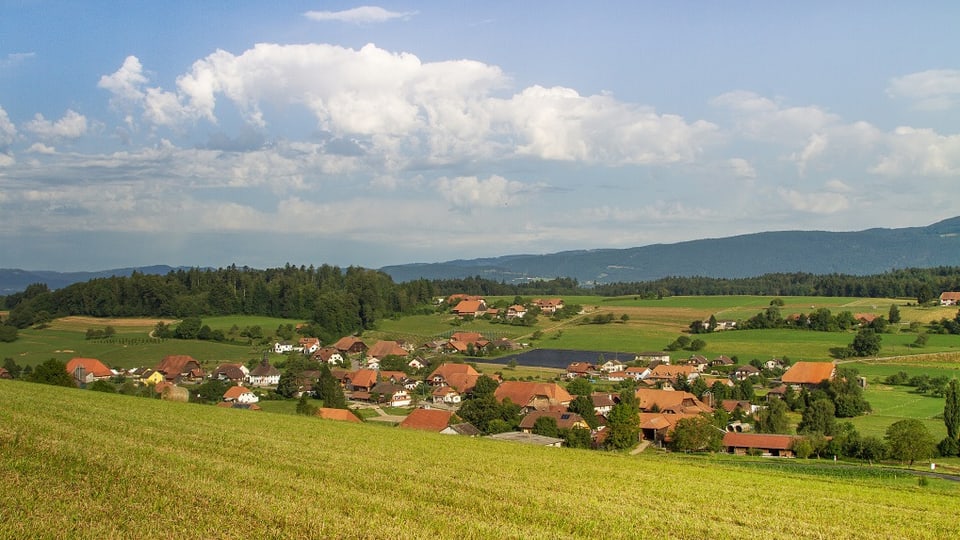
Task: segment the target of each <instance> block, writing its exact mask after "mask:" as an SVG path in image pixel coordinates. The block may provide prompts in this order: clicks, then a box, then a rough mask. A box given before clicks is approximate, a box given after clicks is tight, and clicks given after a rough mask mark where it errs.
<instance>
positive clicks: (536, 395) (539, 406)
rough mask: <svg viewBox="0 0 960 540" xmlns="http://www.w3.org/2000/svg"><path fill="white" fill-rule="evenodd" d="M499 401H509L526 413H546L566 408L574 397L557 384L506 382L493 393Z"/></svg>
mask: <svg viewBox="0 0 960 540" xmlns="http://www.w3.org/2000/svg"><path fill="white" fill-rule="evenodd" d="M493 396H494V397H495V398H497V401H503V400H505V399H509V400H510V401H512V402H513V403H515V404H517V405H519V406H520V407H522V408H523V409H524V411H525V412H530V411H534V410H540V411H546V410H550V409H552V408H557V407H566V406H568V405H570V402H571V401H573V397H572V396H570V394H569V393H567V391H566V390H564V388H563V387H562V386H560V385H558V384H556V383H540V382H530V381H504V382H502V383H500V386H498V387H497V390H496V391H495V392H494V393H493Z"/></svg>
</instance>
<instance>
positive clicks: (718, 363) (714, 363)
mask: <svg viewBox="0 0 960 540" xmlns="http://www.w3.org/2000/svg"><path fill="white" fill-rule="evenodd" d="M733 364H734V361H733V360H732V359H731V358H729V357H727V356H724V355H722V354H721V355H720V356H718V357H716V358H714V359H713V360H711V361H710V366H711V367H722V366H732V365H733Z"/></svg>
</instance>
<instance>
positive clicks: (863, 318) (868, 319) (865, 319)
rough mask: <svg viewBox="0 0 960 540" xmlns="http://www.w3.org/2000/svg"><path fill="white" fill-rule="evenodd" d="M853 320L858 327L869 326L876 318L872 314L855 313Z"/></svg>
mask: <svg viewBox="0 0 960 540" xmlns="http://www.w3.org/2000/svg"><path fill="white" fill-rule="evenodd" d="M853 318H854V320H856V321H857V323H859V324H860V326H869V325H870V323H872V322H873V321H875V320H876V319H877V316H876V315H874V314H873V313H857V314H856V315H854V316H853Z"/></svg>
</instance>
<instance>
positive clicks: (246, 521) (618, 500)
mask: <svg viewBox="0 0 960 540" xmlns="http://www.w3.org/2000/svg"><path fill="white" fill-rule="evenodd" d="M0 403H2V404H3V406H2V407H0V485H2V486H4V488H5V489H2V490H0V530H2V531H3V533H2V536H6V537H17V538H37V537H60V536H63V535H64V534H67V535H68V536H72V537H84V538H115V537H143V536H151V537H153V536H158V537H164V538H265V537H312V538H342V537H348V538H384V537H390V538H463V537H467V538H569V537H586V538H599V537H605V538H698V539H700V538H738V539H740V538H760V537H763V538H797V537H820V538H878V537H881V538H891V537H912V538H948V537H953V536H955V535H956V534H957V533H958V532H960V519H957V518H958V517H960V491H958V488H957V486H956V485H954V484H947V483H944V482H942V481H937V480H934V481H932V482H931V484H930V485H929V486H927V487H926V488H919V487H917V482H916V479H915V478H912V477H909V476H907V477H904V476H901V477H900V478H899V479H894V478H890V477H879V476H877V475H865V474H862V473H861V474H856V473H853V477H850V478H840V477H836V478H834V477H831V475H811V474H807V473H804V472H803V469H799V468H797V467H792V466H788V465H792V464H796V463H797V462H789V463H788V462H773V461H765V462H761V461H753V462H752V463H753V465H752V466H748V465H730V464H723V463H719V462H715V461H711V460H708V459H683V458H682V457H671V456H662V455H654V456H628V455H621V454H603V453H591V452H587V451H578V450H569V449H551V448H535V447H528V446H523V445H516V444H512V443H504V442H497V441H490V440H485V439H467V438H462V437H452V436H443V435H434V434H428V433H420V432H411V431H405V430H400V429H397V428H387V427H381V426H373V425H367V424H362V425H354V424H345V423H337V422H333V421H324V420H319V419H315V418H303V417H296V416H286V415H278V414H269V413H256V412H250V411H242V410H227V409H219V408H214V407H209V406H199V405H192V404H180V403H170V402H160V401H153V400H146V399H143V398H132V397H126V396H119V395H109V394H100V393H96V392H90V391H80V390H65V389H61V388H54V387H46V386H41V385H31V384H28V383H20V382H13V381H0ZM736 463H747V462H744V461H741V460H738V461H737V462H736ZM852 516H855V519H854V520H851V519H850V518H851V517H852ZM854 523H855V524H854Z"/></svg>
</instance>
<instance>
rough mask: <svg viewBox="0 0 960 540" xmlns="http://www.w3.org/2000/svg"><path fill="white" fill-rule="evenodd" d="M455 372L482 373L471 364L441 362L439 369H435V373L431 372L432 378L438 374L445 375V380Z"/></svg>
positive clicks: (466, 373) (465, 373)
mask: <svg viewBox="0 0 960 540" xmlns="http://www.w3.org/2000/svg"><path fill="white" fill-rule="evenodd" d="M455 373H461V374H464V375H480V373H479V372H478V371H477V370H475V369H473V366H471V365H470V364H450V363H447V364H440V365H439V366H437V369H435V370H433V373H431V374H430V378H431V379H432V378H434V377H436V376H438V375H439V376H440V377H443V378H444V380H446V379H448V378H450V376H451V375H453V374H455Z"/></svg>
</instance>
